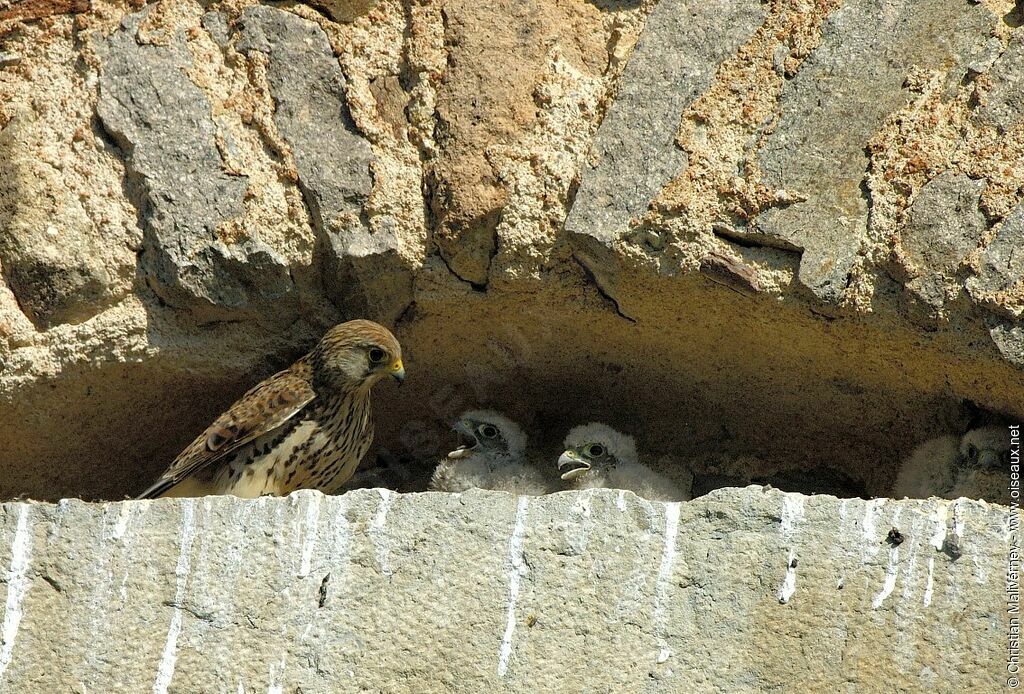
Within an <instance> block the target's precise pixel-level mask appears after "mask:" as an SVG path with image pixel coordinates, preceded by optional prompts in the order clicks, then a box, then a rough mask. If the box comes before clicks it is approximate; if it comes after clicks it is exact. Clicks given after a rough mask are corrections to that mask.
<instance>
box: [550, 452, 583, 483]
mask: <svg viewBox="0 0 1024 694" xmlns="http://www.w3.org/2000/svg"><path fill="white" fill-rule="evenodd" d="M549 460H550V458H549ZM562 468H569V469H567V470H566V471H565V472H563V473H562V479H563V480H574V479H577V478H578V477H581V476H582V475H584V474H586V472H587V471H588V470H590V462H589V461H587V460H585V459H584V458H583V456H581V455H580V454H579V453H577V452H576V451H573V450H568V451H566V452H565V453H563V454H562V455H560V456H559V457H558V469H559V471H561V470H562Z"/></svg>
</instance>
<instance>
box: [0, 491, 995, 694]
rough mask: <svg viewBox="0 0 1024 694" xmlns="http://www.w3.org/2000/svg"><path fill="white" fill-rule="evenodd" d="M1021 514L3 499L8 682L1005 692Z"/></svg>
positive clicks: (610, 496)
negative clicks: (1011, 520)
mask: <svg viewBox="0 0 1024 694" xmlns="http://www.w3.org/2000/svg"><path fill="white" fill-rule="evenodd" d="M1006 521H1007V516H1006V510H1005V509H1003V508H999V507H991V506H987V505H986V504H984V503H981V502H975V501H969V500H966V499H962V500H960V501H956V502H950V501H939V500H928V501H901V502H893V501H885V500H878V501H862V500H859V499H853V500H850V499H846V500H841V499H836V498H833V497H829V496H818V497H804V496H801V495H799V494H785V493H781V492H779V491H775V490H770V489H764V488H760V487H748V488H745V489H732V490H722V491H718V492H714V493H712V494H711V495H709V496H707V497H705V498H703V499H699V500H696V501H693V502H688V503H683V504H668V505H666V504H662V503H648V502H645V501H643V500H641V499H638V498H637V497H635V496H633V495H632V494H629V493H619V492H615V491H600V492H589V493H588V492H584V493H561V494H557V495H553V496H546V497H540V498H525V497H523V498H519V499H517V498H515V497H513V496H510V495H507V494H502V493H494V492H471V493H466V494H462V495H445V494H412V495H397V494H393V493H388V492H382V491H380V490H364V491H357V492H350V493H348V494H346V495H344V496H338V497H324V496H322V495H321V494H319V493H317V492H300V493H297V494H295V495H293V496H291V497H289V498H286V499H272V498H264V499H258V500H254V501H242V500H238V499H234V498H229V497H217V498H207V499H201V500H187V501H178V500H173V501H172V500H167V501H157V502H123V503H109V504H85V503H82V502H79V501H64V502H61V503H59V504H57V505H47V504H26V503H9V504H6V505H5V506H4V509H3V520H2V524H0V527H2V530H0V547H2V549H0V566H2V567H3V568H4V569H5V570H7V574H6V584H5V585H6V588H5V589H4V590H3V591H2V592H0V595H3V594H5V597H4V598H3V599H4V603H3V604H4V607H3V622H2V627H0V628H2V633H3V643H2V645H0V690H2V691H11V692H14V691H52V692H57V691H77V692H87V691H88V692H96V691H104V692H107V691H147V690H149V689H151V688H152V689H153V691H157V692H162V691H177V692H199V691H202V692H243V691H244V692H264V691H270V692H298V691H302V692H356V691H373V692H394V693H397V692H416V693H417V694H421V693H424V692H446V691H464V692H479V691H485V690H497V691H520V692H534V691H552V692H553V691H607V692H626V691H629V692H668V691H730V692H754V691H766V692H782V691H828V690H836V691H854V690H856V691H882V690H885V691H998V690H1000V689H1001V688H1002V687H1003V686H1004V685H1003V677H1004V675H1003V674H1002V671H1003V668H1004V659H1005V657H1006V652H1005V648H1006V643H1007V641H1006V639H1007V635H1006V630H1007V615H1006V611H1005V609H1006V604H1005V595H1004V592H1003V577H1004V574H1005V570H1006V560H1007V552H1008V549H1009V545H1008V541H1007V539H1006V537H1007V536H1006ZM893 528H896V529H898V530H899V532H900V533H901V534H902V536H903V538H904V539H903V541H902V543H900V544H898V545H897V544H894V543H893V542H892V541H887V539H886V538H887V536H888V535H889V534H890V530H891V529H893Z"/></svg>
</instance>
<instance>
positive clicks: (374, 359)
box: [369, 347, 388, 364]
mask: <svg viewBox="0 0 1024 694" xmlns="http://www.w3.org/2000/svg"><path fill="white" fill-rule="evenodd" d="M369 356H370V363H371V364H383V363H384V361H385V360H386V359H387V358H388V353H387V352H385V351H384V350H382V349H381V348H380V347H371V348H370V352H369Z"/></svg>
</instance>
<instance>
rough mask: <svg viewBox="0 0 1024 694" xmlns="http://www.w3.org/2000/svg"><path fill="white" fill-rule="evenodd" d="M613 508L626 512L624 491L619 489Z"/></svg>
mask: <svg viewBox="0 0 1024 694" xmlns="http://www.w3.org/2000/svg"><path fill="white" fill-rule="evenodd" d="M615 508H617V509H619V510H620V511H625V510H626V490H625V489H620V490H619V494H618V496H616V497H615Z"/></svg>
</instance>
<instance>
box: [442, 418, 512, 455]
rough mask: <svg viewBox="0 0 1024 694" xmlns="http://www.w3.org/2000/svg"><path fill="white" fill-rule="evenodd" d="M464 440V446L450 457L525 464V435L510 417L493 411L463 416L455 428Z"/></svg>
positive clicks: (457, 421)
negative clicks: (471, 456)
mask: <svg viewBox="0 0 1024 694" xmlns="http://www.w3.org/2000/svg"><path fill="white" fill-rule="evenodd" d="M452 428H454V429H455V431H457V432H459V435H460V436H462V437H463V438H464V439H465V443H464V445H462V446H460V447H459V448H457V449H455V450H454V451H452V452H451V453H449V454H448V457H449V458H463V457H465V456H467V455H470V454H474V453H475V454H481V455H484V456H486V457H487V458H488V459H504V460H510V461H511V460H522V458H523V456H525V455H526V434H525V433H524V432H523V430H522V428H521V427H520V426H519V425H518V424H516V423H515V422H513V421H512V420H511V419H509V418H508V417H505V416H504V415H500V414H498V413H497V412H493V411H491V410H470V411H468V412H463V413H462V415H460V416H459V418H458V420H456V422H455V424H454V425H453V427H452Z"/></svg>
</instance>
